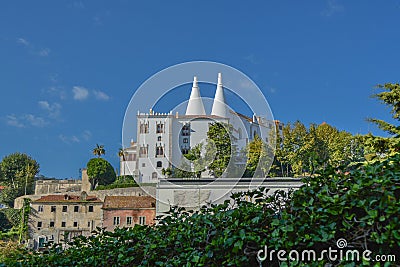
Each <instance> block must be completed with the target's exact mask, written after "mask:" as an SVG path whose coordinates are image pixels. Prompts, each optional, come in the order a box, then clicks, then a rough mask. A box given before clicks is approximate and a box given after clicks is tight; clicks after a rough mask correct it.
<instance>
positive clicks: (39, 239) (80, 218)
mask: <svg viewBox="0 0 400 267" xmlns="http://www.w3.org/2000/svg"><path fill="white" fill-rule="evenodd" d="M102 206H103V202H102V201H101V200H100V199H99V198H97V197H96V196H89V195H88V194H87V193H86V192H85V191H83V192H81V194H80V195H71V194H63V195H46V196H42V197H41V198H39V199H37V200H34V201H32V202H31V213H30V216H29V235H30V243H29V245H30V247H31V248H34V249H40V248H43V247H44V245H45V244H46V243H48V242H55V243H62V242H65V241H68V240H70V239H71V238H73V237H75V236H79V235H84V236H89V235H90V234H91V232H92V231H93V230H95V229H96V227H101V226H102V209H101V208H102Z"/></svg>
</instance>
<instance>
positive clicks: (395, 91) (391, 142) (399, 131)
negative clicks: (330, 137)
mask: <svg viewBox="0 0 400 267" xmlns="http://www.w3.org/2000/svg"><path fill="white" fill-rule="evenodd" d="M377 87H378V88H380V89H382V90H383V92H380V93H377V94H374V95H373V96H372V97H374V98H377V99H379V100H380V102H381V103H383V104H385V105H387V106H389V108H390V109H391V111H390V113H391V114H392V117H393V119H395V120H396V121H400V84H398V83H385V84H383V85H378V86H377ZM367 120H368V121H369V122H372V123H374V124H376V125H377V126H378V127H379V128H380V129H381V130H383V131H385V132H387V133H388V134H389V135H390V137H380V136H373V135H372V134H368V135H365V136H364V137H363V141H364V144H365V145H366V146H367V152H369V155H368V156H369V157H370V158H374V157H376V156H379V157H385V156H388V155H391V154H394V153H397V152H400V125H397V126H396V125H394V124H391V123H389V122H386V121H384V120H381V119H376V118H369V119H367Z"/></svg>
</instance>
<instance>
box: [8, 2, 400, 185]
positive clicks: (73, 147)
mask: <svg viewBox="0 0 400 267" xmlns="http://www.w3.org/2000/svg"><path fill="white" fill-rule="evenodd" d="M399 12H400V1H395V0H393V1H339V0H336V1H334V0H327V1H322V0H321V1H252V2H251V3H250V2H248V1H201V2H194V1H140V2H136V1H135V2H134V1H112V2H109V1H2V2H1V3H0V48H1V49H0V90H1V91H0V92H1V97H0V138H1V139H0V140H1V142H0V157H1V158H2V157H4V156H5V155H8V154H10V153H13V152H16V151H20V152H25V153H28V154H29V155H31V156H32V157H33V158H35V159H36V160H37V161H38V162H39V163H40V165H41V173H42V174H44V175H46V176H50V177H57V178H69V177H78V175H79V169H80V168H83V167H85V165H86V163H87V161H88V160H89V159H90V158H91V157H92V154H91V150H92V148H93V147H94V146H95V145H96V143H99V144H104V145H105V148H106V157H105V158H106V159H107V160H109V161H110V162H111V163H112V164H113V165H114V167H118V157H117V151H118V148H119V147H121V127H122V122H123V116H124V112H125V109H126V107H127V105H128V103H129V100H130V98H131V97H132V95H133V94H134V92H135V90H136V88H138V87H139V86H140V85H141V83H143V82H144V81H145V80H146V79H148V78H149V77H150V76H152V75H153V74H155V73H156V72H158V71H160V70H162V69H163V68H166V67H168V66H171V65H174V64H178V63H182V62H186V61H192V60H209V61H217V62H221V63H224V64H228V65H230V66H233V67H235V68H237V69H239V70H241V71H242V72H244V73H246V74H247V75H248V76H249V77H250V78H252V79H253V80H254V81H255V82H256V83H257V85H258V86H259V87H260V88H261V89H262V90H263V93H264V94H265V96H266V98H267V100H268V102H269V104H270V106H271V109H272V111H273V114H274V117H275V118H276V119H279V120H281V121H283V122H293V121H295V120H300V121H302V122H304V123H305V124H308V123H311V122H316V123H321V122H324V121H325V122H327V123H329V124H332V125H334V126H336V127H337V128H339V129H341V130H347V131H349V132H352V133H367V132H369V131H372V132H374V133H379V134H382V133H381V132H379V131H378V130H377V129H376V128H375V127H374V126H372V125H370V124H369V123H367V122H366V121H365V118H367V117H379V118H382V119H386V120H388V119H389V118H390V115H389V110H388V109H385V108H384V107H383V106H382V105H380V104H379V103H378V101H376V100H374V99H371V98H370V95H371V94H373V93H374V92H376V90H375V89H374V86H375V85H376V84H379V83H385V82H399V71H400V66H399V62H400V49H399V44H400V25H399V24H400V23H399V20H398V14H399ZM189 91H190V87H188V93H187V94H188V96H189V93H190V92H189ZM166 112H168V110H166Z"/></svg>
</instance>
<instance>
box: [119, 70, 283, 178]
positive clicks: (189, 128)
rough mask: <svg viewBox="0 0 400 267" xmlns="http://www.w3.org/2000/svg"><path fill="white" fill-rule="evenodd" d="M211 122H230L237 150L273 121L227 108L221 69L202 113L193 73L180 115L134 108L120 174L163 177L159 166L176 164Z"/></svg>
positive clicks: (269, 127)
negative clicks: (208, 111)
mask: <svg viewBox="0 0 400 267" xmlns="http://www.w3.org/2000/svg"><path fill="white" fill-rule="evenodd" d="M212 122H224V123H229V124H231V125H232V126H233V132H232V133H231V134H232V135H233V136H234V140H235V145H236V146H237V148H238V149H239V150H240V149H241V148H243V147H245V146H246V144H247V143H248V142H249V141H251V140H252V139H253V138H254V136H255V135H258V136H268V135H265V134H263V135H260V132H261V131H263V130H267V132H269V131H270V130H272V129H275V124H276V123H277V122H274V121H267V120H266V119H264V118H261V117H258V116H255V115H253V117H252V118H250V117H247V116H245V115H242V114H239V113H237V112H234V111H233V110H231V109H230V108H229V106H228V105H227V103H226V102H225V94H224V88H223V86H222V75H221V73H219V74H218V82H217V89H216V92H215V97H214V99H213V105H212V111H211V114H206V112H205V109H204V105H203V100H202V98H201V95H200V89H199V86H198V82H197V77H194V79H193V86H192V90H191V94H190V99H189V101H188V104H187V108H186V113H185V114H184V115H181V114H178V113H176V114H172V112H169V113H157V112H154V111H153V110H151V109H150V112H149V113H140V112H138V114H137V134H136V142H134V141H133V140H132V141H131V147H128V148H125V149H124V151H125V155H124V157H121V161H120V172H121V175H134V176H135V177H137V181H138V182H139V183H157V182H159V178H166V177H165V176H164V175H163V173H162V170H163V169H167V168H174V167H178V166H179V162H180V160H181V159H182V155H183V154H186V153H187V152H188V151H189V149H190V148H191V147H194V146H195V145H197V144H199V143H205V141H206V138H207V131H208V127H209V125H210V123H212ZM263 133H265V132H263ZM264 141H266V140H264Z"/></svg>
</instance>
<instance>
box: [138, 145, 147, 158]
mask: <svg viewBox="0 0 400 267" xmlns="http://www.w3.org/2000/svg"><path fill="white" fill-rule="evenodd" d="M147 151H148V148H147V146H141V147H140V148H139V157H140V158H145V157H147Z"/></svg>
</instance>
